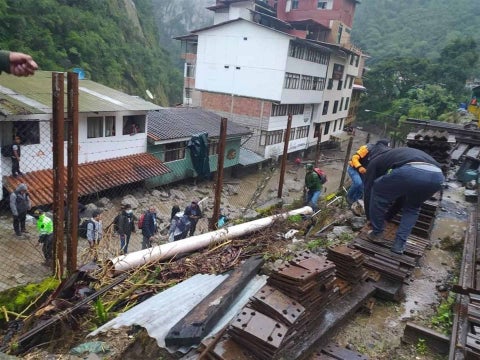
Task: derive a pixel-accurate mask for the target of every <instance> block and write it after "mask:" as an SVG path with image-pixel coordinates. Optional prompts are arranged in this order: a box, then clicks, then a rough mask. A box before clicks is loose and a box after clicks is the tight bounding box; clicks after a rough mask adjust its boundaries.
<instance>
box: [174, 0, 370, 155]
mask: <svg viewBox="0 0 480 360" xmlns="http://www.w3.org/2000/svg"><path fill="white" fill-rule="evenodd" d="M320 3H322V4H320ZM323 3H325V4H323ZM355 5H356V2H355V1H350V0H329V1H325V2H320V1H313V0H298V1H290V0H278V1H270V0H269V1H259V0H250V1H245V0H244V1H232V0H229V1H220V0H218V1H217V3H216V5H214V6H212V7H210V10H212V11H214V12H215V16H214V25H212V26H209V27H206V28H203V29H199V30H196V31H193V32H192V33H191V34H189V35H186V36H182V37H179V38H177V39H179V40H181V41H182V43H183V46H184V49H185V53H184V59H185V60H186V63H185V83H184V85H185V87H184V104H185V105H187V106H199V107H202V108H204V109H206V110H211V111H214V112H216V113H218V114H220V115H221V116H225V117H227V118H229V119H230V120H233V121H235V122H237V123H240V124H242V125H244V126H247V127H248V128H249V129H250V130H251V131H252V133H253V136H251V137H250V138H249V139H248V141H247V142H246V143H245V144H244V146H245V147H247V148H248V149H250V150H253V151H255V152H256V153H258V154H261V155H262V156H264V157H265V158H277V157H278V156H279V155H281V154H282V152H283V148H284V136H285V130H286V128H287V119H288V116H289V115H291V116H292V131H291V133H290V140H289V149H288V151H289V153H291V152H297V151H303V150H305V149H307V148H309V147H310V146H312V145H315V144H317V142H318V141H319V140H320V141H327V140H329V139H330V136H331V135H335V134H337V133H340V132H342V131H343V128H344V126H345V125H346V124H347V122H346V120H347V118H348V114H349V106H350V104H351V98H352V92H353V85H354V81H355V79H356V78H358V77H359V74H360V69H361V65H362V53H361V51H360V50H359V49H357V48H355V47H354V46H352V45H351V44H350V36H349V34H350V30H351V25H352V20H353V14H354V10H355ZM319 137H320V139H319Z"/></svg>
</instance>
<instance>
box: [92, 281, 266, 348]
mask: <svg viewBox="0 0 480 360" xmlns="http://www.w3.org/2000/svg"><path fill="white" fill-rule="evenodd" d="M226 278H227V275H208V274H197V275H195V276H193V277H191V278H189V279H187V280H185V281H183V282H181V283H180V284H177V285H175V286H173V287H171V288H169V289H167V290H165V291H163V292H161V293H160V294H157V295H155V296H153V297H151V298H150V299H148V300H146V301H144V302H142V303H141V304H138V305H137V306H135V307H133V308H132V309H130V310H128V311H127V312H124V313H123V314H120V315H119V316H117V317H116V318H115V319H113V320H111V321H109V322H108V323H106V324H104V325H102V326H101V327H99V328H98V329H96V330H95V331H93V332H91V333H90V334H88V336H95V335H97V334H99V333H101V332H106V331H108V330H110V329H119V328H121V327H124V326H131V325H140V326H142V327H144V328H145V329H146V330H147V332H148V335H149V336H150V337H152V338H154V339H155V340H156V341H157V344H158V346H160V347H162V348H165V336H166V335H167V334H168V332H169V331H170V329H171V328H172V327H173V326H174V325H175V324H176V323H177V322H178V321H180V320H181V319H182V318H183V317H184V316H185V315H187V314H188V313H189V312H190V311H191V310H192V309H193V308H194V307H195V306H196V305H198V304H199V303H200V301H202V300H203V299H204V298H205V297H206V296H207V295H208V294H210V293H211V292H212V291H213V290H214V289H215V288H216V287H217V286H218V285H220V284H221V283H222V282H223V281H224V280H225V279H226ZM266 282H267V277H266V276H264V275H263V276H256V277H255V278H253V279H252V280H251V281H250V282H249V283H248V284H247V286H245V288H244V289H243V290H242V292H241V293H240V294H239V295H238V296H237V298H236V300H235V302H234V303H233V304H232V305H231V306H230V308H229V309H228V311H227V312H226V313H225V314H224V315H223V316H222V318H221V319H220V320H219V321H218V322H217V324H216V325H215V327H214V328H213V329H212V331H211V332H210V334H209V335H208V336H210V335H212V334H215V333H216V332H217V331H219V330H220V329H221V328H223V327H224V326H225V325H226V324H227V323H228V322H230V321H231V320H232V318H233V317H234V316H235V315H236V314H238V313H239V312H240V310H241V309H242V308H243V307H244V306H245V304H246V303H247V302H248V300H249V299H250V297H251V296H253V295H254V294H255V293H256V292H257V291H258V290H260V288H261V287H262V286H264V285H265V284H266ZM172 304H175V306H172ZM152 314H155V316H152ZM169 350H170V351H177V350H179V351H182V352H186V351H188V349H187V348H178V349H169Z"/></svg>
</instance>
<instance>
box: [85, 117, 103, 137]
mask: <svg viewBox="0 0 480 360" xmlns="http://www.w3.org/2000/svg"><path fill="white" fill-rule="evenodd" d="M99 137H103V116H92V117H87V139H93V138H99Z"/></svg>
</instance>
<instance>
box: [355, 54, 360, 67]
mask: <svg viewBox="0 0 480 360" xmlns="http://www.w3.org/2000/svg"><path fill="white" fill-rule="evenodd" d="M359 62H360V56H358V55H356V57H355V67H358V63H359Z"/></svg>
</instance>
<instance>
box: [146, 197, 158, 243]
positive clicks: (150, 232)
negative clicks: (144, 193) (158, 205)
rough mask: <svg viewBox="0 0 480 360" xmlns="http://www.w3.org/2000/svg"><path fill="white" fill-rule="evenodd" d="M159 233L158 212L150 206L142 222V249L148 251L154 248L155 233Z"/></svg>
mask: <svg viewBox="0 0 480 360" xmlns="http://www.w3.org/2000/svg"><path fill="white" fill-rule="evenodd" d="M156 232H157V211H156V209H155V206H153V205H152V206H150V208H149V209H148V211H147V212H146V213H145V215H144V217H143V221H142V235H143V239H142V249H148V248H150V247H152V241H153V237H154V235H155V233H156Z"/></svg>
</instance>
